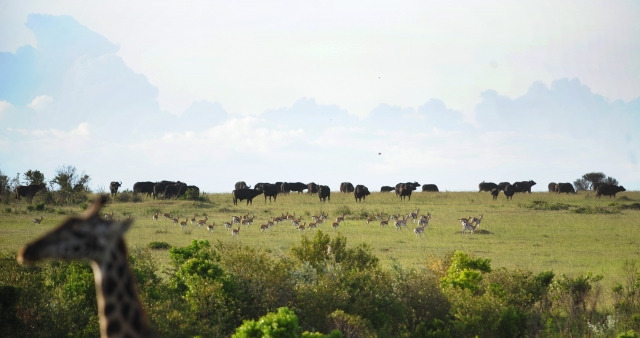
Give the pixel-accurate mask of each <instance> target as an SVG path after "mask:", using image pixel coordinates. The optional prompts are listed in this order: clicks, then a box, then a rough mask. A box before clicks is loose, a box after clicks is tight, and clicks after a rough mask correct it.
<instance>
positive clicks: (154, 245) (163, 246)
mask: <svg viewBox="0 0 640 338" xmlns="http://www.w3.org/2000/svg"><path fill="white" fill-rule="evenodd" d="M148 247H149V249H154V250H168V249H171V244H169V243H167V242H155V241H154V242H150V243H149V245H148Z"/></svg>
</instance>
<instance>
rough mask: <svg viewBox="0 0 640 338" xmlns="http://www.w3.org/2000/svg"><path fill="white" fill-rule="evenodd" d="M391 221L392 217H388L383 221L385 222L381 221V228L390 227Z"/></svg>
mask: <svg viewBox="0 0 640 338" xmlns="http://www.w3.org/2000/svg"><path fill="white" fill-rule="evenodd" d="M390 219H391V216H388V217H387V219H383V220H381V221H380V226H381V227H383V226H387V225H389V220H390Z"/></svg>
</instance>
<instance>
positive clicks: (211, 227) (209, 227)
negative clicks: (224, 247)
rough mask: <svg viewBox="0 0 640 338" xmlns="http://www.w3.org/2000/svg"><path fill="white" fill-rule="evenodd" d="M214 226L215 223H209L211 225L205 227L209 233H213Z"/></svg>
mask: <svg viewBox="0 0 640 338" xmlns="http://www.w3.org/2000/svg"><path fill="white" fill-rule="evenodd" d="M215 225H216V222H213V223H211V224H209V225H207V230H209V231H213V227H214V226H215Z"/></svg>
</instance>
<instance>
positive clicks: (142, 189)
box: [133, 181, 156, 196]
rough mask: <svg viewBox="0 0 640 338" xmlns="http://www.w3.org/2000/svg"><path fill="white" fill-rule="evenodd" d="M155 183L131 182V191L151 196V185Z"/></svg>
mask: <svg viewBox="0 0 640 338" xmlns="http://www.w3.org/2000/svg"><path fill="white" fill-rule="evenodd" d="M155 185H156V183H155V182H148V181H147V182H136V183H134V184H133V193H134V194H147V196H151V195H152V194H153V186H155Z"/></svg>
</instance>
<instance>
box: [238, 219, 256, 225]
mask: <svg viewBox="0 0 640 338" xmlns="http://www.w3.org/2000/svg"><path fill="white" fill-rule="evenodd" d="M240 224H242V225H246V226H249V225H251V224H253V217H247V218H243V219H242V220H241V221H240Z"/></svg>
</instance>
